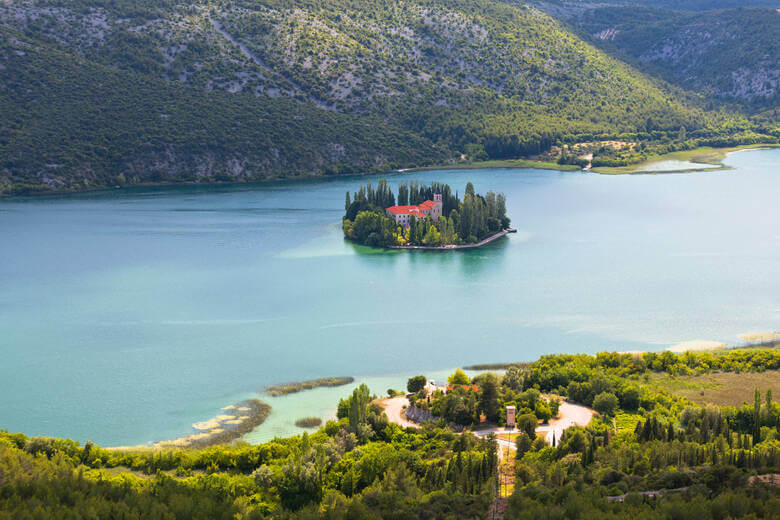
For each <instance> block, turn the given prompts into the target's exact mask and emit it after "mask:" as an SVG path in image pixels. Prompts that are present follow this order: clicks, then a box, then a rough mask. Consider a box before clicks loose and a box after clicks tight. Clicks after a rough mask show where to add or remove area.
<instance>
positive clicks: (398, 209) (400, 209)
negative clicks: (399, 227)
mask: <svg viewBox="0 0 780 520" xmlns="http://www.w3.org/2000/svg"><path fill="white" fill-rule="evenodd" d="M387 211H389V212H390V213H394V214H396V215H403V214H404V213H411V212H412V211H417V206H390V207H389V208H387Z"/></svg>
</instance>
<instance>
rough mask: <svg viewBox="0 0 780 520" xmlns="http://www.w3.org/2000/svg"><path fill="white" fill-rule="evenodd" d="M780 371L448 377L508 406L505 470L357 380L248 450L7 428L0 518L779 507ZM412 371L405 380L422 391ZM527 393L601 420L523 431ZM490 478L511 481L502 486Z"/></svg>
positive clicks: (618, 369)
mask: <svg viewBox="0 0 780 520" xmlns="http://www.w3.org/2000/svg"><path fill="white" fill-rule="evenodd" d="M779 372H780V351H778V350H777V349H759V348H746V349H734V350H722V351H711V352H686V353H682V354H676V353H673V352H670V351H664V352H660V353H656V352H648V353H643V354H620V353H614V352H602V353H599V354H597V355H585V354H580V355H568V354H559V355H545V356H542V357H541V358H539V359H538V360H537V361H534V362H533V363H527V364H518V365H517V366H510V367H509V368H508V369H507V372H506V373H505V374H503V375H498V374H492V373H483V374H480V375H478V376H476V377H475V378H472V379H469V378H468V376H466V375H465V374H464V373H463V372H462V371H456V373H455V374H453V376H452V377H451V379H452V380H451V381H450V383H451V385H452V386H453V387H454V389H453V391H452V392H450V393H448V394H446V395H441V396H436V398H435V399H433V400H432V403H431V406H432V407H441V408H450V409H451V410H453V411H457V410H461V409H463V408H464V407H466V406H472V407H473V408H471V409H468V410H467V414H466V415H467V416H468V418H469V420H472V421H476V420H477V414H479V415H480V416H490V415H493V416H494V417H493V419H494V420H495V419H496V417H495V416H496V414H497V415H498V421H497V422H500V410H501V409H502V408H503V407H504V406H505V405H507V404H510V403H511V404H514V405H516V406H518V410H519V412H520V413H521V415H520V416H519V417H518V423H519V424H520V425H522V426H523V428H522V429H521V431H520V432H519V433H516V434H513V435H514V437H513V440H512V441H511V442H513V444H514V446H515V451H511V452H505V456H506V457H509V458H508V459H505V460H504V462H503V463H502V464H501V465H499V460H498V456H497V451H498V447H499V446H498V444H497V440H496V439H495V437H494V436H493V435H491V434H488V435H484V436H482V437H477V436H475V435H473V434H471V433H464V434H457V433H455V432H454V431H453V430H452V429H450V428H449V427H447V426H446V423H445V422H444V420H442V421H440V422H438V423H436V422H433V423H430V424H426V425H425V426H422V427H420V428H402V427H401V426H399V425H398V424H394V423H390V422H389V421H388V419H387V416H386V415H385V414H384V413H383V410H382V408H381V407H380V406H379V405H378V404H377V403H376V401H375V396H372V395H371V392H370V390H369V389H368V388H367V387H366V386H365V385H361V386H360V387H359V388H356V389H354V391H353V392H352V393H351V395H349V396H348V397H346V398H345V399H342V400H341V401H340V402H339V404H338V411H337V417H338V419H337V420H335V421H328V422H327V423H326V424H325V425H324V426H323V427H321V428H320V429H319V430H317V431H316V432H314V433H311V434H309V433H304V434H302V435H298V436H293V437H289V438H276V439H274V440H272V441H270V442H266V443H263V444H259V445H249V444H246V443H243V442H234V443H233V444H231V445H223V446H214V447H210V448H205V449H159V450H149V449H146V450H119V451H118V450H107V449H104V448H101V447H99V446H97V445H94V444H93V443H90V442H87V443H85V444H84V445H81V444H79V443H77V442H75V441H72V440H68V439H54V438H47V437H32V438H30V437H27V436H26V435H24V434H21V433H8V432H6V431H2V432H0V479H1V481H2V486H1V487H0V519H2V520H6V519H12V518H13V519H15V518H94V517H100V518H107V517H124V518H181V519H184V518H192V519H225V520H228V519H231V520H242V519H253V520H254V519H263V518H269V519H278V520H296V519H300V520H303V519H319V518H322V519H329V520H341V519H344V520H346V519H356V518H360V519H377V520H378V519H400V518H404V519H407V518H408V519H420V520H422V519H432V518H437V519H460V518H471V519H478V518H483V519H484V518H489V517H490V516H489V515H490V511H491V510H492V509H493V508H494V507H498V506H496V504H500V503H502V502H503V503H504V504H505V505H506V513H505V515H504V518H505V519H507V520H525V519H528V520H531V519H538V518H551V519H552V518H556V519H557V518H560V519H571V520H575V519H581V518H604V519H607V520H613V519H614V520H617V519H622V518H637V519H642V520H645V519H647V520H650V519H653V520H654V519H658V520H674V519H678V518H694V517H695V518H697V519H703V520H721V519H725V518H735V519H736V518H750V519H770V518H776V515H777V511H778V510H780V488H778V487H777V486H776V485H772V480H771V475H773V474H776V473H779V472H780V406H779V405H778V403H777V402H775V401H774V399H773V393H776V392H777V391H780V388H777V387H776V385H777V382H778V381H780V378H779V377H778V373H779ZM724 374H731V376H730V377H729V378H728V379H724V376H723V375H724ZM740 374H744V375H749V376H750V379H749V380H750V383H751V384H754V385H755V388H754V389H753V391H751V392H747V393H746V395H749V396H750V397H749V398H748V402H743V403H741V404H731V405H721V404H717V403H708V404H697V403H696V402H694V401H691V400H690V399H689V398H687V397H685V396H684V395H682V394H683V391H684V392H690V391H691V389H692V388H694V387H693V386H692V385H699V387H700V388H702V389H708V388H710V387H711V386H712V385H713V384H717V383H711V382H709V380H707V381H703V382H697V381H698V379H696V378H698V377H702V376H708V377H709V376H713V377H715V376H717V377H720V381H726V383H727V384H738V383H737V381H738V380H739V379H746V378H744V377H743V378H740V377H739V375H740ZM764 376H766V377H764ZM670 378H677V379H679V380H685V381H690V383H687V384H684V385H683V384H677V385H672V384H671V383H668V382H667V381H669V380H670ZM418 380H419V381H418ZM423 380H424V377H418V378H413V380H410V382H412V383H414V384H413V385H410V386H412V388H413V389H415V390H417V391H418V392H421V391H423V390H424V388H420V385H419V383H420V382H422V381H423ZM461 386H462V388H461ZM540 395H548V396H549V395H557V396H560V398H561V399H567V400H570V401H574V402H580V403H583V404H588V405H591V406H593V408H595V409H596V410H597V411H598V412H599V413H598V414H597V415H596V416H595V417H594V418H593V420H592V421H591V423H590V424H589V425H587V426H585V427H579V426H576V427H570V428H568V429H566V430H565V431H564V433H563V435H561V436H559V438H557V439H555V440H554V441H553V445H548V444H547V443H546V442H545V441H544V440H543V439H541V438H536V435H535V432H533V438H531V434H532V432H531V430H532V428H534V427H535V425H536V420H537V419H539V418H541V417H539V415H537V413H539V414H543V413H544V410H537V408H543V407H544V406H549V404H551V403H550V402H547V403H549V404H546V403H545V401H546V400H543V399H541V398H540V397H539V396H540ZM421 399H422V397H420V398H418V399H417V404H418V405H419V404H421V403H420V400H421ZM426 399H427V397H426ZM445 405H446V406H445ZM450 405H451V406H450ZM550 412H552V410H550ZM483 426H484V425H483ZM504 442H506V439H504ZM502 449H503V448H502ZM499 474H501V476H502V477H501V478H502V479H504V480H502V481H503V482H505V483H506V482H510V484H508V485H502V488H501V490H500V491H499V490H498V487H497V485H496V482H497V478H498V475H499ZM505 478H508V479H509V480H506V479H505ZM497 491H499V492H498V493H497ZM650 492H652V493H650ZM643 493H644V494H643ZM651 494H655V495H656V496H651ZM31 512H34V515H33V514H32V513H31Z"/></svg>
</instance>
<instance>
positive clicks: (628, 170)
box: [397, 143, 780, 175]
mask: <svg viewBox="0 0 780 520" xmlns="http://www.w3.org/2000/svg"><path fill="white" fill-rule="evenodd" d="M778 146H780V145H777V144H763V143H762V144H748V145H741V146H731V147H725V148H715V147H711V146H702V147H699V148H694V149H691V150H681V151H677V152H669V153H666V154H660V155H653V156H651V157H649V158H648V159H647V160H645V161H642V162H638V163H635V164H629V165H627V166H612V167H608V166H597V167H595V168H592V169H590V170H588V171H591V172H593V173H599V174H604V175H619V174H635V175H647V174H658V173H696V172H705V171H715V170H725V169H729V167H728V166H726V165H724V164H723V162H722V161H723V159H725V158H726V157H727V156H728V155H729V154H731V153H735V152H741V151H747V150H761V149H767V148H777V147H778ZM665 161H680V162H683V161H687V162H691V163H695V164H700V165H701V167H700V168H681V169H671V170H653V169H652V166H653V165H656V164H658V163H661V162H665ZM643 168H648V169H647V170H643ZM480 169H537V170H556V171H569V172H573V171H581V170H582V168H580V167H579V166H577V165H572V164H558V163H555V162H549V161H538V160H533V159H504V160H491V161H476V162H464V163H455V164H438V165H434V166H424V167H420V168H407V169H404V170H397V172H400V173H404V172H416V171H432V170H480Z"/></svg>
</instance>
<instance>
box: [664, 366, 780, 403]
mask: <svg viewBox="0 0 780 520" xmlns="http://www.w3.org/2000/svg"><path fill="white" fill-rule="evenodd" d="M656 383H657V384H658V385H659V386H661V387H663V388H666V389H667V390H669V391H670V392H673V393H675V394H677V395H681V396H683V397H687V398H688V399H690V400H691V401H693V402H695V403H699V404H708V403H709V404H715V405H719V406H739V405H741V404H742V403H746V402H747V403H749V402H752V400H753V392H754V390H755V389H756V388H758V389H760V390H761V393H762V394H764V393H765V392H766V390H767V389H769V388H771V389H772V393H774V394H775V395H777V394H778V393H780V371H778V370H767V371H766V372H742V373H734V372H716V373H712V374H702V375H696V376H685V377H673V376H662V377H659V378H657V379H656Z"/></svg>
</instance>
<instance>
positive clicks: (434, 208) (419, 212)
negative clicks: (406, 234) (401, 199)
mask: <svg viewBox="0 0 780 520" xmlns="http://www.w3.org/2000/svg"><path fill="white" fill-rule="evenodd" d="M442 209H443V205H442V201H441V192H440V191H439V190H438V189H437V190H436V191H435V192H434V194H433V200H426V201H425V202H423V203H422V204H418V205H416V206H390V207H389V208H387V209H386V210H385V211H387V214H388V215H389V216H391V217H393V218H394V219H395V223H396V224H397V225H399V226H403V227H409V224H410V223H411V219H412V217H414V218H416V219H418V220H422V219H426V218H430V219H432V220H433V221H434V222H436V221H438V220H439V217H441V215H442Z"/></svg>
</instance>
